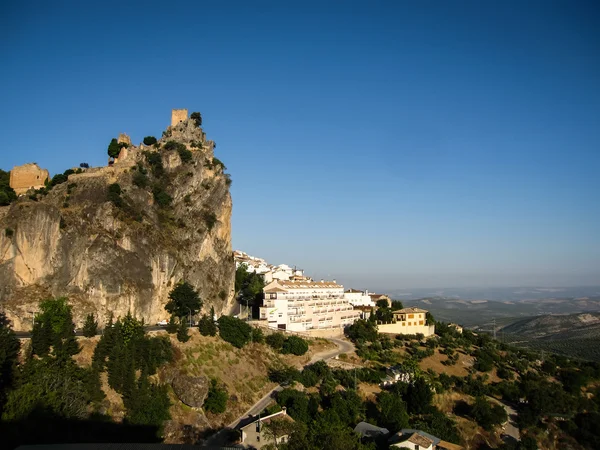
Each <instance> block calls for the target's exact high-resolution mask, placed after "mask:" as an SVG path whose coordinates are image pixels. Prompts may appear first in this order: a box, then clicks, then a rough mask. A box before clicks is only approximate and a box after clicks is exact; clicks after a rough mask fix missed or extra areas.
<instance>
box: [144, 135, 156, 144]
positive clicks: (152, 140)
mask: <svg viewBox="0 0 600 450" xmlns="http://www.w3.org/2000/svg"><path fill="white" fill-rule="evenodd" d="M156 142H157V141H156V138H155V137H154V136H146V137H145V138H144V145H154V144H156Z"/></svg>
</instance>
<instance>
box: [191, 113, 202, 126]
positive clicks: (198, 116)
mask: <svg viewBox="0 0 600 450" xmlns="http://www.w3.org/2000/svg"><path fill="white" fill-rule="evenodd" d="M190 119H192V120H193V121H194V122H195V123H196V126H197V127H201V126H202V115H201V114H200V113H199V112H193V113H192V114H190Z"/></svg>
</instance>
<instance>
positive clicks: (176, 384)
mask: <svg viewBox="0 0 600 450" xmlns="http://www.w3.org/2000/svg"><path fill="white" fill-rule="evenodd" d="M209 386H210V381H209V380H208V378H206V377H204V376H199V377H192V376H190V375H186V374H184V373H182V372H175V373H173V374H172V379H171V387H172V388H173V392H175V395H176V396H177V398H178V399H179V400H181V401H182V402H183V403H185V404H186V405H188V406H191V407H192V408H202V405H203V404H204V400H205V399H206V396H207V395H208V388H209Z"/></svg>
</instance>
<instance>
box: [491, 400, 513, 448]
mask: <svg viewBox="0 0 600 450" xmlns="http://www.w3.org/2000/svg"><path fill="white" fill-rule="evenodd" d="M488 399H489V400H491V401H493V402H494V403H497V404H498V405H500V406H502V407H503V408H504V410H505V411H506V415H507V416H508V420H507V421H506V423H505V424H504V425H502V433H501V434H503V435H506V436H510V437H511V438H513V439H515V440H516V441H520V440H521V433H519V427H517V426H516V425H515V420H516V419H517V411H515V409H514V408H513V407H512V406H510V405H508V404H506V403H504V402H502V401H500V400H498V399H495V398H493V397H488Z"/></svg>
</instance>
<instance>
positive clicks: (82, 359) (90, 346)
mask: <svg viewBox="0 0 600 450" xmlns="http://www.w3.org/2000/svg"><path fill="white" fill-rule="evenodd" d="M99 341H100V336H94V337H91V338H86V337H81V336H78V337H77V343H78V344H79V347H80V348H81V351H80V352H79V353H77V354H76V355H75V356H74V357H73V359H74V360H75V363H77V365H78V366H80V367H88V366H90V365H91V364H92V356H94V350H95V349H96V345H97V344H98V342H99Z"/></svg>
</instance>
